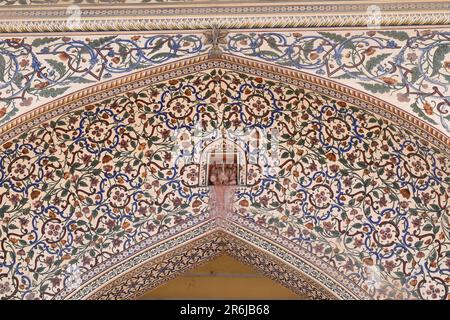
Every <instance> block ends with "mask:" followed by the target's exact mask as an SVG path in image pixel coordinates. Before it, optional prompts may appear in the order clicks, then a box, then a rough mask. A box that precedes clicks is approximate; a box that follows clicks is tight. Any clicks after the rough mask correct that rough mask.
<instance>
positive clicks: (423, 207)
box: [0, 55, 450, 299]
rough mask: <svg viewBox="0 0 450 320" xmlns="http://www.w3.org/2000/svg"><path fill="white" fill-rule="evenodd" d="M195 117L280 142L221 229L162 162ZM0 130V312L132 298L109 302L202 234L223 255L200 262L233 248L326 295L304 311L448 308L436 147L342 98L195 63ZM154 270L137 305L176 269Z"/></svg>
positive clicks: (413, 124)
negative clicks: (28, 304) (437, 304)
mask: <svg viewBox="0 0 450 320" xmlns="http://www.w3.org/2000/svg"><path fill="white" fill-rule="evenodd" d="M202 116H203V118H202ZM204 119H206V122H204V123H203V124H202V126H203V130H204V132H206V133H207V134H209V133H211V135H213V134H214V132H215V131H218V130H221V129H223V128H225V129H227V128H230V127H231V126H236V127H239V126H243V127H258V128H263V129H266V130H272V129H274V130H275V129H276V130H277V131H278V132H280V133H281V135H280V141H279V144H278V147H279V148H278V152H279V154H278V156H279V160H280V162H279V164H277V168H278V169H277V170H275V171H271V172H269V173H268V174H265V173H262V175H263V176H262V177H261V179H259V180H258V181H259V182H258V183H256V184H255V185H251V186H246V188H247V189H246V188H243V189H242V188H240V189H239V190H238V192H237V194H236V197H237V199H236V203H235V205H234V212H233V214H232V215H231V216H230V217H229V218H228V220H227V221H228V222H227V223H226V224H220V225H218V224H217V223H216V221H215V218H214V217H211V215H210V212H209V208H210V203H209V197H208V190H206V189H205V188H194V187H192V188H190V187H188V186H186V185H185V184H183V183H182V179H181V176H180V169H181V168H182V167H183V166H184V165H186V164H187V163H194V166H193V168H199V166H195V159H193V158H192V157H189V153H187V156H185V155H183V156H180V154H178V153H174V152H173V150H174V145H175V144H176V139H173V134H174V132H175V131H177V130H180V129H183V128H184V129H186V128H187V129H189V128H191V127H193V126H195V125H196V124H197V123H198V121H202V120H204ZM208 119H209V120H208ZM1 130H2V133H1V135H0V141H1V146H2V147H1V158H0V168H1V170H2V171H1V176H0V182H1V187H0V204H1V208H2V209H1V215H0V218H1V227H2V229H1V235H0V237H1V246H0V248H1V253H0V284H1V285H2V287H1V297H2V298H6V299H33V298H40V299H64V298H100V297H110V298H111V297H113V296H114V295H115V294H117V296H116V297H132V296H133V295H134V293H131V291H132V290H134V289H127V290H131V291H130V295H127V294H124V295H123V296H120V295H118V293H117V292H119V291H121V290H122V289H120V288H121V286H122V287H123V285H124V284H126V283H128V282H127V281H128V280H129V279H132V278H133V277H134V276H135V275H136V276H137V274H140V273H139V272H141V273H144V274H146V273H145V270H144V269H145V268H147V267H148V268H150V267H149V266H151V265H157V266H161V265H174V264H176V263H177V261H178V260H177V259H179V258H177V257H176V256H173V255H170V254H169V253H170V252H172V250H175V248H178V247H179V248H180V252H187V251H189V250H188V247H183V246H184V245H185V244H187V243H190V242H192V243H196V242H195V241H197V240H196V239H207V238H202V236H204V235H207V234H213V235H218V234H220V235H223V234H227V235H232V238H233V237H234V238H233V239H238V240H233V241H229V242H225V243H226V244H225V245H223V243H224V242H223V241H222V242H220V243H221V245H220V246H217V248H212V247H209V249H208V250H209V251H208V250H206V251H203V252H204V254H205V258H204V259H203V258H199V259H198V262H199V263H200V262H201V261H204V260H205V259H206V260H207V259H208V254H209V253H210V254H212V255H214V253H215V252H219V251H220V250H225V249H223V248H224V247H225V248H229V249H228V250H229V252H233V251H234V252H237V251H239V248H242V246H245V245H248V251H247V253H246V255H245V257H247V258H246V259H248V261H247V262H248V263H251V264H253V265H254V266H256V267H258V263H257V262H256V261H259V260H258V259H257V256H259V255H261V254H263V255H265V257H267V259H269V260H270V259H275V260H276V261H278V262H280V264H279V266H282V267H280V268H281V269H276V268H275V267H273V268H271V267H270V268H268V270H272V274H271V276H272V277H274V278H277V274H278V273H280V270H283V273H285V274H288V275H293V274H297V273H298V274H301V275H303V276H302V277H300V276H298V277H297V276H295V277H294V278H293V279H294V280H292V281H294V282H295V283H297V284H300V283H301V281H300V280H298V279H303V280H302V281H303V282H304V287H302V288H304V289H299V288H300V287H301V286H300V285H299V287H298V288H297V289H296V290H307V291H311V290H312V289H311V287H310V286H309V284H308V283H310V284H311V286H313V287H314V288H322V289H323V288H326V290H325V289H323V290H322V289H320V290H319V292H328V294H329V295H321V294H316V293H314V294H313V293H312V292H313V291H311V292H310V294H309V296H311V297H320V298H324V297H325V296H327V297H334V298H342V299H352V298H355V299H365V298H375V299H386V298H397V299H416V298H419V299H420V298H422V299H447V298H448V281H449V277H448V272H449V271H448V270H449V269H448V252H449V239H448V231H449V222H448V215H449V208H448V205H447V203H448V198H449V197H448V193H449V184H450V180H449V159H448V154H449V152H448V143H449V141H448V139H447V138H446V137H445V136H443V135H442V134H441V133H439V132H436V131H435V130H434V129H433V128H431V127H429V126H427V125H426V124H425V123H423V122H421V121H420V120H418V119H416V118H414V117H412V116H411V115H409V114H405V113H404V112H403V111H401V110H399V109H397V108H396V107H395V106H392V105H389V104H387V103H385V102H383V101H382V100H380V99H377V98H375V97H372V96H368V95H365V94H363V93H361V92H358V91H356V90H353V89H352V88H349V87H344V86H340V85H338V84H336V83H333V82H330V81H327V80H325V79H322V78H320V77H314V76H312V75H307V74H303V73H300V72H296V71H293V70H289V69H284V68H280V67H276V66H273V65H270V64H262V63H258V62H255V61H252V60H245V59H241V58H236V57H233V56H228V55H223V56H221V57H220V58H217V59H208V58H207V57H206V56H200V57H197V58H194V59H188V60H183V61H181V62H176V63H173V64H169V65H165V66H162V67H157V68H154V69H148V70H144V71H142V72H140V73H137V74H133V75H130V76H127V77H123V78H119V79H117V80H112V81H110V82H108V83H104V84H101V85H98V86H94V87H91V88H88V89H86V90H83V91H80V92H76V93H74V94H71V95H69V96H66V97H64V98H62V99H60V100H57V101H54V102H52V103H50V104H47V105H44V106H42V107H40V108H38V109H35V110H34V111H33V112H31V113H29V114H25V115H24V116H22V117H19V118H18V119H15V120H13V121H12V122H10V123H8V124H7V125H5V126H4V127H2V128H1ZM188 131H189V130H188ZM216 137H217V136H216ZM214 139H216V138H213V140H214ZM191 154H192V153H191ZM196 174H197V175H198V172H195V169H194V170H193V172H191V177H192V178H193V179H194V180H195V179H198V177H196V176H195V175H196ZM247 174H250V170H249V169H248V170H247ZM218 230H222V231H221V232H222V233H218V232H219V231H218ZM223 230H224V231H223ZM219 238H220V237H219ZM211 243H212V242H211ZM211 243H210V244H211ZM230 243H233V245H231V244H230ZM219 248H221V249H220V250H219ZM141 253H143V254H141ZM144 253H145V254H144ZM166 254H168V255H166ZM164 257H165V258H164ZM252 257H254V258H252ZM158 259H160V260H158ZM275 260H274V261H275ZM194 262H195V261H194ZM142 266H146V267H145V268H144V269H142V268H141V267H142ZM189 266H191V265H189ZM189 266H188V265H186V269H187V268H189ZM139 268H141V269H139ZM169 269H170V268H169V267H163V269H153V270H156V271H155V272H157V273H158V272H160V271H161V272H160V273H158V274H159V275H158V276H155V278H152V279H151V280H149V281H153V280H154V281H153V282H152V283H153V284H151V285H147V284H148V283H147V282H146V281H147V280H145V281H144V282H143V284H142V285H141V284H139V283H137V284H136V287H137V288H138V289H136V290H137V291H139V290H140V289H139V288H142V289H148V288H149V287H151V286H153V285H157V284H158V283H162V282H163V281H167V280H168V279H170V277H172V276H175V275H176V274H179V272H182V271H183V270H185V269H183V270H181V269H180V270H175V272H171V271H170V270H169ZM136 270H140V271H139V272H138V271H136ZM158 270H160V271H158ZM135 271H136V272H138V273H133V272H135ZM165 272H166V273H165ZM267 272H268V273H269V274H270V272H269V271H267ZM158 279H159V280H158ZM295 279H297V280H295ZM305 279H307V280H305ZM278 280H279V281H280V282H281V283H282V284H283V283H284V284H285V285H286V281H285V280H283V279H279V278H278ZM130 281H131V280H130ZM158 281H159V282H158ZM287 282H290V280H289V281H287ZM127 286H128V284H127ZM131 287H132V286H131ZM308 288H309V289H308ZM324 290H325V291H324ZM137 291H136V292H137ZM108 292H110V293H111V295H109V296H108V294H109V293H108ZM139 292H140V291H139ZM112 293H114V294H112Z"/></svg>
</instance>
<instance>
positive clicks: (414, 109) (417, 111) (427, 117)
mask: <svg viewBox="0 0 450 320" xmlns="http://www.w3.org/2000/svg"><path fill="white" fill-rule="evenodd" d="M411 109H412V111H414V112H415V113H416V114H417V115H418V116H419V117H421V118H422V119H424V120H425V121H427V122H429V123H431V124H434V125H437V123H436V121H434V120H433V119H431V118H430V117H429V116H427V115H426V114H425V112H423V110H422V109H420V108H419V106H418V105H417V103H413V104H412V105H411Z"/></svg>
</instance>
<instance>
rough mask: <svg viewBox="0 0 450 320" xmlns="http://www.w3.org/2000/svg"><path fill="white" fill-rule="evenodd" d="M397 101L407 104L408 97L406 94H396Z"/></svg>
mask: <svg viewBox="0 0 450 320" xmlns="http://www.w3.org/2000/svg"><path fill="white" fill-rule="evenodd" d="M397 100H398V101H400V102H409V101H410V100H409V95H408V94H407V93H400V92H399V93H397Z"/></svg>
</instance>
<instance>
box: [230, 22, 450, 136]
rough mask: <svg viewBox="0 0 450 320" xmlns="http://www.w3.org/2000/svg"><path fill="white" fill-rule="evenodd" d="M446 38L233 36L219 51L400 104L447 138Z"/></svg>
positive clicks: (449, 44)
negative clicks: (349, 85) (348, 83)
mask: <svg viewBox="0 0 450 320" xmlns="http://www.w3.org/2000/svg"><path fill="white" fill-rule="evenodd" d="M449 48H450V33H449V32H447V31H438V30H416V31H414V32H407V31H373V30H370V31H366V32H359V33H358V32H313V33H311V32H306V33H305V34H303V33H301V32H293V33H279V32H261V33H250V34H245V33H233V34H229V36H228V43H227V44H226V45H224V51H226V52H230V53H233V54H238V55H243V56H248V57H254V58H257V59H262V60H264V61H267V62H271V63H275V64H279V65H282V66H287V67H291V68H296V69H299V70H303V71H306V72H311V73H315V74H318V75H321V76H325V77H327V78H331V79H335V80H337V81H348V80H351V81H352V83H354V85H355V86H356V87H358V88H361V89H363V90H366V91H368V92H371V93H374V94H384V96H385V97H386V99H388V98H389V97H390V98H389V99H391V100H392V101H395V103H396V104H400V105H401V104H404V105H405V109H407V110H408V111H409V112H411V113H413V114H415V115H417V116H418V117H419V118H421V119H423V120H425V121H426V122H427V123H431V124H433V125H437V126H441V127H442V129H443V130H445V131H446V132H447V133H449V132H450V126H449V123H450V114H449V112H450V102H449V98H450V96H449V93H448V87H449V85H450V49H449Z"/></svg>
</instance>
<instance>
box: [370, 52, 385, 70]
mask: <svg viewBox="0 0 450 320" xmlns="http://www.w3.org/2000/svg"><path fill="white" fill-rule="evenodd" d="M389 56H391V54H390V53H383V54H380V55H378V56H375V57H372V58H370V59H369V60H367V62H366V68H367V70H368V71H369V72H370V71H371V70H372V69H373V68H375V67H376V66H378V65H379V64H380V63H381V62H382V61H383V60H384V59H386V58H387V57H389Z"/></svg>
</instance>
